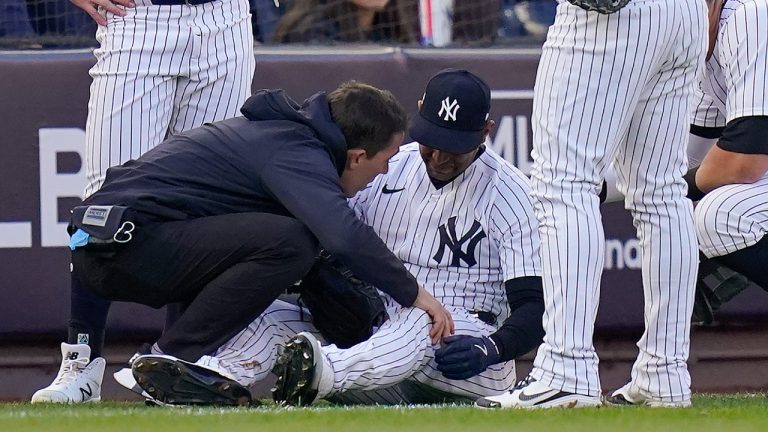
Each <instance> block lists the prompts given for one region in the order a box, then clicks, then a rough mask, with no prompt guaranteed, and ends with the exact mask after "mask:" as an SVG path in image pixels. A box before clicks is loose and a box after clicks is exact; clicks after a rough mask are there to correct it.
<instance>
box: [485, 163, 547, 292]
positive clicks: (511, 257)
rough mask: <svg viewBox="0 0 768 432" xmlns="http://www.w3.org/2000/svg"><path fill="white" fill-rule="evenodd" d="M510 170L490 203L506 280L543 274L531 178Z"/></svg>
mask: <svg viewBox="0 0 768 432" xmlns="http://www.w3.org/2000/svg"><path fill="white" fill-rule="evenodd" d="M512 169H514V168H512ZM507 173H508V175H504V176H501V177H500V178H501V179H502V180H503V181H500V182H498V183H497V185H496V193H495V194H494V196H493V199H492V202H491V204H490V211H489V225H490V237H491V238H492V239H493V241H494V242H495V243H496V246H497V247H498V250H499V257H500V258H501V268H502V271H503V273H504V280H510V279H515V278H519V277H523V276H540V275H541V263H540V260H539V233H538V227H537V225H536V217H535V214H534V212H533V203H532V202H531V195H530V190H529V187H528V180H527V179H526V178H525V177H524V176H523V175H522V173H520V172H517V171H516V170H515V171H511V170H510V171H507V172H505V174H507Z"/></svg>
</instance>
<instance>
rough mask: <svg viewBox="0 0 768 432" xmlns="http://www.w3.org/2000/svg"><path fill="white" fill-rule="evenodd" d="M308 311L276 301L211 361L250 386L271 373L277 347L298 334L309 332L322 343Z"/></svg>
mask: <svg viewBox="0 0 768 432" xmlns="http://www.w3.org/2000/svg"><path fill="white" fill-rule="evenodd" d="M311 321H312V317H311V315H310V314H309V311H307V310H306V309H301V308H300V307H299V306H297V305H294V304H291V303H287V302H284V301H282V300H276V301H275V302H274V303H272V304H271V305H270V306H269V307H268V308H267V309H266V310H265V311H264V313H263V314H261V315H260V316H259V317H258V318H256V319H255V320H254V321H253V322H252V323H251V324H250V325H249V326H248V327H246V328H245V329H244V330H243V331H241V332H240V333H238V334H237V335H235V336H234V337H232V339H230V340H229V341H227V343H225V344H224V345H223V346H222V347H221V348H219V349H218V350H217V351H216V353H214V355H213V356H212V358H211V361H218V365H219V366H220V367H222V368H224V369H226V370H227V372H229V373H230V374H231V375H232V376H234V377H235V380H236V381H237V382H239V383H240V384H242V385H245V386H249V385H252V384H254V383H256V382H258V381H261V380H262V379H264V378H266V377H267V375H268V374H269V373H270V372H271V371H272V367H273V366H274V365H275V361H276V360H277V350H278V347H279V346H282V345H285V344H286V343H287V342H288V341H289V340H290V338H291V337H293V336H295V335H296V334H297V333H300V332H310V333H312V334H313V335H315V336H316V337H317V338H318V339H320V340H323V339H322V336H321V335H320V332H318V331H317V329H316V328H315V327H314V325H312V322H311Z"/></svg>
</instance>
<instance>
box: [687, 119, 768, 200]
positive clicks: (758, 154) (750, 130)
mask: <svg viewBox="0 0 768 432" xmlns="http://www.w3.org/2000/svg"><path fill="white" fill-rule="evenodd" d="M766 172H768V116H751V117H742V118H738V119H735V120H733V121H731V122H729V123H728V125H727V126H726V127H725V129H724V130H723V133H722V136H721V137H720V139H719V140H718V142H717V144H716V145H715V146H713V147H712V149H710V150H709V152H708V153H707V155H706V156H705V157H704V160H703V161H702V163H701V165H700V166H698V167H695V168H693V169H691V170H690V171H689V172H688V174H686V181H687V182H688V188H689V197H691V199H694V200H695V199H700V198H701V197H703V196H704V194H706V193H708V192H711V191H713V190H715V189H717V188H719V187H720V186H724V185H729V184H739V183H741V184H749V183H754V182H756V181H758V180H760V179H761V178H762V177H763V176H765V173H766Z"/></svg>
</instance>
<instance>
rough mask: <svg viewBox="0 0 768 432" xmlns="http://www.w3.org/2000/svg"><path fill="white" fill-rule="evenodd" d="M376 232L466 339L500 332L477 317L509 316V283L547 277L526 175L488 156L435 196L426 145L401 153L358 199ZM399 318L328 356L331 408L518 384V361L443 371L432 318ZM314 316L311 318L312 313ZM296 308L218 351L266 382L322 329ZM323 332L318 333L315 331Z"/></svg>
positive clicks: (407, 314)
mask: <svg viewBox="0 0 768 432" xmlns="http://www.w3.org/2000/svg"><path fill="white" fill-rule="evenodd" d="M350 204H351V205H352V206H353V208H355V210H356V212H357V213H358V216H359V217H360V218H361V219H362V220H363V221H365V222H366V223H367V224H369V225H370V226H371V227H373V229H374V230H375V231H376V232H377V234H378V235H379V236H380V237H381V238H382V240H384V242H385V243H386V244H387V246H388V247H389V248H390V249H391V250H392V251H393V252H394V253H395V255H397V256H398V257H399V258H400V259H401V260H402V261H403V263H404V264H405V266H406V267H407V268H408V269H409V270H410V271H411V272H412V273H413V274H414V276H416V279H417V280H418V281H419V283H420V284H421V285H422V286H424V287H425V288H426V289H427V290H428V291H430V292H431V293H432V294H433V295H434V296H435V297H436V298H437V299H438V300H440V302H441V303H443V304H444V305H445V306H446V308H447V309H448V310H449V311H450V312H451V314H452V315H453V319H454V322H455V324H456V334H469V335H474V336H481V335H482V336H488V335H490V334H491V333H493V332H494V331H495V330H496V328H495V327H494V326H492V325H489V324H486V323H484V322H483V321H481V320H480V319H479V318H478V317H477V316H476V315H475V314H474V313H473V312H479V311H482V312H490V313H493V314H495V315H496V316H497V317H498V319H497V323H499V324H500V323H501V322H502V321H503V320H505V319H506V318H507V316H508V315H509V311H508V302H507V298H506V294H505V287H504V282H505V281H507V280H510V279H515V278H519V277H523V276H538V275H539V274H540V264H539V257H538V234H537V232H536V224H535V222H536V221H535V218H534V215H533V206H532V203H531V200H530V196H529V189H528V182H527V179H526V178H525V176H524V175H523V174H522V173H521V172H520V171H519V170H517V169H516V168H514V167H512V166H511V165H510V164H509V163H508V162H506V161H504V160H503V159H502V158H501V157H500V156H499V155H497V154H496V153H494V152H493V151H492V150H490V149H485V151H484V152H483V153H482V154H481V155H480V156H479V157H478V158H477V159H476V160H475V161H474V162H473V163H472V164H471V165H470V166H469V167H468V168H467V169H466V170H465V171H464V172H463V173H462V174H460V175H459V177H457V178H456V179H454V180H453V181H452V182H450V183H448V184H447V185H445V186H443V187H442V188H439V189H437V188H435V186H434V185H433V184H432V182H431V181H430V179H429V177H428V176H427V173H426V169H425V167H424V162H423V161H422V159H421V156H420V153H419V149H418V144H416V143H412V144H409V145H406V146H404V147H402V148H401V150H400V153H399V154H397V155H396V156H395V157H393V158H392V160H391V161H390V165H389V171H388V173H387V174H385V175H381V176H379V177H377V178H376V179H375V180H374V181H373V182H372V183H371V184H370V185H369V187H368V188H367V189H365V190H363V191H362V192H360V193H359V194H358V195H357V196H355V197H354V198H353V199H351V200H350ZM385 302H386V304H387V308H388V312H389V317H390V319H389V320H388V321H387V322H386V323H385V324H383V325H382V327H381V328H379V329H378V330H377V331H376V333H375V334H374V335H373V336H372V337H371V338H370V339H369V340H368V341H365V342H363V343H361V344H358V345H356V346H354V347H352V348H350V349H339V348H337V347H336V346H335V345H329V346H325V347H323V352H324V354H325V355H327V356H328V358H329V360H330V362H331V364H332V367H333V371H334V386H333V388H334V391H333V394H332V399H335V400H343V401H345V402H359V403H399V402H429V401H435V400H443V399H446V398H448V399H451V398H453V399H457V398H458V399H471V400H474V399H475V398H477V397H478V396H482V395H487V394H499V393H502V392H504V391H505V390H508V389H509V388H510V387H511V386H512V385H514V382H515V379H516V377H515V368H514V362H506V363H500V364H497V365H493V366H490V367H489V368H488V369H487V370H486V371H485V372H483V373H481V374H480V375H477V376H475V377H472V378H470V379H468V380H463V381H455V380H448V379H446V378H444V377H443V376H442V374H441V373H440V372H439V371H438V370H437V369H436V363H435V361H434V352H435V349H436V347H433V346H432V343H431V341H430V338H429V333H428V332H429V317H428V316H427V315H426V313H424V312H423V311H421V310H420V309H416V308H402V307H401V306H399V305H397V304H396V303H395V302H394V301H392V300H391V299H389V298H387V297H385ZM304 313H306V311H304ZM307 321H308V317H305V318H304V320H302V319H301V317H300V314H299V311H298V308H297V307H296V306H293V305H289V304H287V303H284V302H277V303H275V304H273V305H272V307H270V309H268V310H267V312H265V314H264V315H262V316H261V317H259V318H258V319H257V320H256V321H254V322H253V323H252V324H251V325H250V326H249V327H248V328H247V329H245V330H244V331H243V332H241V333H240V334H238V335H237V336H235V337H234V338H233V339H232V340H230V341H229V342H228V343H227V344H226V345H225V346H224V347H222V348H221V349H220V350H219V351H218V352H217V353H216V354H215V356H214V357H215V359H216V360H215V361H218V362H220V364H219V365H218V366H221V367H224V368H225V369H227V370H228V371H229V372H230V373H231V374H232V375H233V376H235V377H236V378H237V379H238V381H240V382H242V383H243V384H250V383H252V382H255V381H257V380H259V379H262V378H263V377H265V376H266V374H267V373H268V372H269V371H270V370H271V368H272V366H273V365H274V361H275V352H276V349H277V345H281V344H284V343H285V342H287V341H288V339H289V338H290V337H291V336H293V335H294V334H295V333H296V332H299V331H307V330H310V331H313V330H314V329H312V328H311V324H310V323H308V322H307ZM313 333H315V334H317V332H316V330H315V331H313Z"/></svg>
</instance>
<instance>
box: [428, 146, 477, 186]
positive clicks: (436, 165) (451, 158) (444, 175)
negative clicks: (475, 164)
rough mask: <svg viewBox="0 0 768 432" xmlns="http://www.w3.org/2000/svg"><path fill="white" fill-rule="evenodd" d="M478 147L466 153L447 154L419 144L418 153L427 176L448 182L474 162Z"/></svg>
mask: <svg viewBox="0 0 768 432" xmlns="http://www.w3.org/2000/svg"><path fill="white" fill-rule="evenodd" d="M479 149H480V146H478V147H477V148H476V149H474V150H472V151H470V152H467V153H460V154H456V153H448V152H446V151H442V150H437V149H435V148H432V147H427V146H425V145H423V144H419V152H420V153H421V159H422V160H423V161H424V166H425V167H426V168H427V174H429V176H430V177H432V178H433V179H435V180H438V181H448V180H451V179H452V178H454V177H456V176H457V175H459V174H461V173H463V172H464V170H465V169H467V167H469V166H470V165H471V164H472V161H474V160H475V156H476V155H477V152H478V150H479Z"/></svg>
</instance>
